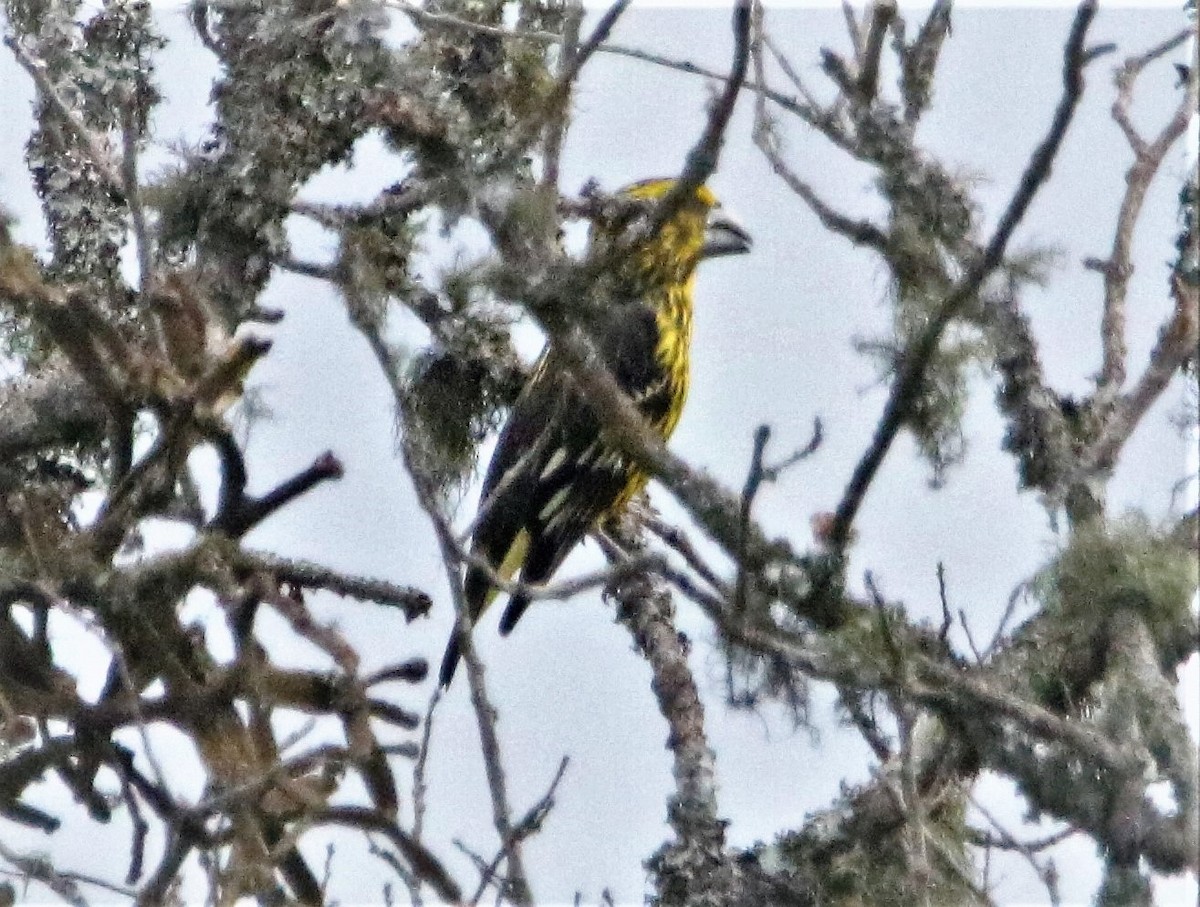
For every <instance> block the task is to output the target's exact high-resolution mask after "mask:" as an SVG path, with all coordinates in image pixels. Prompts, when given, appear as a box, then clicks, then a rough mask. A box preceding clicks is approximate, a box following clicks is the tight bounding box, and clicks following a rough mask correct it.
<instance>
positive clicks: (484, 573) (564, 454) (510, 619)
mask: <svg viewBox="0 0 1200 907" xmlns="http://www.w3.org/2000/svg"><path fill="white" fill-rule="evenodd" d="M675 183H676V181H675V180H674V179H670V178H661V179H648V180H642V181H639V182H636V183H632V184H630V185H628V186H625V187H624V188H622V189H620V190H618V191H617V192H616V193H615V194H614V198H615V199H616V200H617V201H618V202H622V201H624V202H626V203H627V204H626V205H625V207H626V208H627V209H628V208H629V207H631V206H632V205H635V204H638V203H640V204H647V203H654V202H656V201H658V200H660V199H662V198H663V197H664V196H666V195H667V193H668V192H670V191H671V189H672V188H673V187H674V186H675ZM628 220H629V218H628V216H627V215H626V216H625V217H624V218H622V217H620V216H616V217H607V218H606V217H604V216H598V217H597V218H596V219H594V221H593V225H592V229H591V233H590V239H589V249H590V251H591V252H592V253H597V254H599V255H600V256H601V258H600V260H601V261H612V264H611V268H610V270H609V272H607V273H606V274H604V275H603V279H602V280H598V281H597V285H603V286H604V287H606V291H605V300H604V301H605V305H603V306H602V307H600V308H601V312H600V313H599V315H598V316H597V318H596V321H595V323H593V324H592V331H591V334H592V338H593V340H594V341H595V345H596V350H597V352H598V353H599V357H600V359H601V361H602V362H603V363H604V364H605V365H606V366H607V368H608V369H609V371H610V372H611V373H612V375H613V377H614V378H615V379H616V381H617V383H618V385H619V386H620V387H621V388H622V390H624V391H625V392H626V393H627V394H628V395H629V397H630V398H631V399H632V401H633V402H634V404H635V405H636V407H637V408H638V410H639V411H640V412H641V414H642V415H643V416H644V417H645V418H646V421H647V423H648V424H649V426H650V427H651V428H652V429H653V430H654V431H655V432H657V433H658V435H660V436H661V437H662V438H663V440H667V439H668V438H670V436H671V434H672V433H673V432H674V430H675V426H676V425H677V424H678V422H679V417H680V415H681V413H682V412H683V406H684V403H685V401H686V399H687V392H688V380H689V369H690V359H691V339H692V292H693V287H694V283H695V271H696V265H697V264H698V263H699V262H700V260H701V259H706V258H714V257H718V256H725V255H735V254H741V253H744V252H748V251H750V246H751V239H750V235H749V234H748V233H747V232H746V231H745V229H743V228H742V226H741V225H740V224H739V223H738V222H737V221H736V220H735V219H734V218H733V217H732V216H731V215H729V214H728V213H727V212H726V211H725V209H724V208H723V207H722V206H721V204H720V202H719V201H718V199H717V197H716V195H715V194H714V193H713V192H712V190H711V189H709V188H708V187H707V186H705V185H700V186H698V187H697V188H696V189H694V190H693V191H691V192H690V193H688V194H686V195H685V196H684V198H683V201H682V204H680V205H679V207H678V209H677V210H676V211H675V213H674V214H672V215H671V216H670V217H669V218H668V219H667V220H666V221H665V222H663V223H662V225H661V226H660V227H659V228H658V230H656V231H655V232H654V233H652V234H651V235H649V236H648V237H645V238H641V239H639V240H635V241H634V244H633V245H632V246H631V248H629V249H628V250H623V251H620V250H618V251H620V254H619V255H618V254H614V255H611V257H610V258H609V259H605V258H604V257H603V254H604V252H605V250H613V249H614V243H618V242H620V237H621V236H622V234H623V232H624V230H625V227H626V226H627V225H628ZM565 378H566V366H565V364H564V362H563V355H562V353H561V352H560V351H559V350H557V349H556V348H555V345H554V343H553V342H552V341H551V342H550V343H548V344H547V346H546V348H545V349H544V350H543V352H542V355H541V357H540V358H539V360H538V362H537V364H536V365H535V367H534V369H533V371H532V375H531V377H530V379H529V380H528V382H527V383H526V385H525V387H524V388H523V389H522V391H521V393H520V394H519V396H518V398H517V400H516V402H515V403H514V404H513V407H512V409H511V411H510V412H509V415H508V419H507V421H506V422H505V424H504V427H503V428H502V430H501V432H500V438H499V440H498V441H497V443H496V448H495V451H494V452H493V454H492V458H491V461H490V463H489V464H488V468H487V471H486V473H485V475H484V480H483V487H482V491H481V494H480V510H479V514H478V515H477V516H476V519H475V523H474V528H473V531H472V534H471V547H470V550H471V554H472V555H473V557H472V560H475V561H477V562H480V561H481V562H483V563H486V564H487V565H488V567H490V568H491V571H492V572H493V573H494V574H495V575H497V576H499V577H500V578H501V579H503V580H505V581H509V580H511V579H512V578H513V577H517V576H519V579H520V582H521V584H523V585H530V584H536V583H544V582H547V581H548V580H549V579H550V578H551V576H553V574H554V573H555V571H556V570H557V569H558V568H559V566H560V565H561V564H562V562H563V560H565V559H566V557H567V555H568V554H569V553H570V552H571V550H572V549H574V548H575V546H576V545H577V544H579V543H580V542H581V541H582V540H583V538H584V537H585V536H586V535H587V534H588V533H589V532H590V531H592V530H593V529H595V528H597V527H598V526H600V525H602V524H603V523H604V522H606V521H607V520H609V519H611V518H613V517H615V516H617V515H619V514H620V513H621V512H622V510H623V509H624V507H625V505H626V504H628V503H629V501H630V500H631V499H632V498H633V497H635V496H636V495H637V494H638V493H639V492H641V491H642V489H643V488H645V486H646V482H647V481H648V478H649V477H648V476H647V475H646V473H645V472H643V471H642V470H641V469H639V468H638V467H637V466H636V465H635V464H634V463H633V462H632V461H631V460H630V458H629V457H627V456H626V455H625V454H624V453H623V452H622V451H621V449H620V448H619V447H617V446H616V445H615V444H613V443H612V442H610V441H609V439H608V438H606V437H605V434H604V431H603V425H602V421H601V419H600V417H599V416H598V415H597V413H596V412H595V411H594V410H593V409H592V407H591V406H590V405H589V404H588V402H587V401H586V400H585V399H584V398H583V396H582V394H581V393H580V392H579V390H578V389H577V388H576V387H575V386H574V385H573V384H572V383H571V382H570V381H569V380H565ZM498 594H499V590H498V589H497V587H496V586H495V585H494V584H493V578H492V575H491V574H489V571H488V570H485V569H481V568H480V567H479V566H478V563H476V564H469V565H468V568H467V574H466V579H465V581H464V583H463V599H464V604H465V610H466V612H467V617H468V619H469V623H470V625H471V626H472V627H473V626H474V625H475V623H476V622H477V621H478V620H479V618H480V616H481V615H482V613H483V611H484V610H485V609H486V608H487V607H488V605H489V604H491V602H492V601H493V599H495V598H496V596H497V595H498ZM528 605H529V596H528V595H526V594H524V593H522V592H517V593H515V594H513V595H512V596H511V597H510V599H509V602H508V606H507V608H506V609H505V611H504V613H503V614H502V615H501V618H500V633H501V635H504V636H507V635H508V634H509V633H510V632H511V631H512V629H513V627H514V626H515V625H516V623H517V621H518V620H520V618H521V615H522V614H524V612H525V609H526V607H528ZM460 654H461V637H460V630H459V629H458V628H457V627H456V628H455V630H454V631H452V633H451V636H450V641H449V643H448V644H447V646H446V653H445V657H444V658H443V660H442V665H441V671H440V674H439V679H440V682H441V686H442V687H443V688H446V687H448V686H449V685H450V681H451V680H452V679H453V677H454V672H455V669H456V668H457V666H458V662H459V658H460Z"/></svg>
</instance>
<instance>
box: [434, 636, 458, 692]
mask: <svg viewBox="0 0 1200 907" xmlns="http://www.w3.org/2000/svg"><path fill="white" fill-rule="evenodd" d="M460 658H462V648H461V646H460V644H459V631H458V628H457V627H456V628H455V629H454V631H453V632H451V634H450V641H449V642H448V643H446V654H445V655H443V656H442V668H441V670H440V671H438V682H439V683H441V685H442V689H443V690H444V689H446V687H448V686H450V681H452V680H453V679H454V672H455V670H457V668H458V660H459V659H460Z"/></svg>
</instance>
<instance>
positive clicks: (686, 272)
mask: <svg viewBox="0 0 1200 907" xmlns="http://www.w3.org/2000/svg"><path fill="white" fill-rule="evenodd" d="M675 182H676V181H675V180H674V179H649V180H641V181H640V182H636V183H632V184H630V185H628V186H625V187H624V188H622V189H620V190H618V191H617V192H616V193H615V194H614V196H615V198H616V199H617V200H618V201H622V200H624V201H630V202H645V203H652V202H656V201H658V200H660V199H662V198H663V197H664V196H666V195H667V193H668V192H670V191H671V189H672V187H674V185H675ZM627 224H628V217H622V218H617V219H615V220H613V221H603V222H600V223H598V224H597V225H596V230H595V231H594V232H593V239H594V240H595V239H598V238H603V239H614V238H615V237H616V236H617V235H619V234H620V233H621V231H622V230H623V229H624V227H625V226H626V225H627ZM750 245H751V242H750V234H749V233H747V232H746V230H745V229H744V228H743V227H742V226H741V224H739V223H738V222H737V220H736V219H735V218H733V217H732V216H730V215H729V214H728V213H727V212H725V211H724V210H723V209H722V207H721V203H720V202H719V201H718V200H717V197H716V195H714V194H713V191H712V190H711V189H709V188H708V187H707V186H699V187H697V188H696V190H695V191H694V192H693V193H692V194H691V196H690V197H688V198H685V199H684V200H683V203H682V204H681V205H680V206H679V208H678V210H677V211H676V212H675V213H674V214H673V215H672V216H671V217H670V219H669V220H667V222H666V223H664V224H663V225H662V227H661V228H660V229H659V231H658V233H656V234H655V235H654V236H651V237H650V238H648V239H647V240H646V241H645V243H644V244H643V245H642V247H641V248H639V249H637V250H636V251H635V254H634V259H635V260H636V262H637V270H638V271H639V272H640V273H641V274H642V275H646V274H648V273H650V274H653V275H656V276H659V277H661V278H663V279H666V280H670V281H680V280H687V279H688V278H690V277H691V274H692V271H693V270H695V267H696V265H697V263H698V262H699V261H700V259H702V258H715V257H717V256H720V255H737V254H740V253H742V252H749V251H750Z"/></svg>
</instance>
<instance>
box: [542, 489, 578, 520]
mask: <svg viewBox="0 0 1200 907" xmlns="http://www.w3.org/2000/svg"><path fill="white" fill-rule="evenodd" d="M570 494H571V489H570V487H567V488H560V489H558V491H556V492H554V495H553V497H551V498H550V500H548V501H547V502H546V506H545V507H543V508H542V509H541V511H540V512H539V513H538V519H539V520H547V519H549V518H550V516H551V515H552V514H553V513H554V512H555V511H557V510H558V508H560V507H562V505H563V504H564V503H565V502H566V500H567V497H568V496H569V495H570Z"/></svg>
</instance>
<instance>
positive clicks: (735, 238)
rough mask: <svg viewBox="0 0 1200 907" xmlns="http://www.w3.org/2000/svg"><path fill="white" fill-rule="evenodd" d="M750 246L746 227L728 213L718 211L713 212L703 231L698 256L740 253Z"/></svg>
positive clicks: (748, 249) (708, 256)
mask: <svg viewBox="0 0 1200 907" xmlns="http://www.w3.org/2000/svg"><path fill="white" fill-rule="evenodd" d="M750 246H751V240H750V234H749V233H747V232H746V229H745V228H744V227H743V226H742V225H741V224H739V223H738V222H737V221H736V220H735V219H734V218H733V217H731V216H730V215H728V214H726V213H724V212H720V211H718V212H716V213H714V215H713V217H712V219H711V220H710V221H709V222H708V228H707V229H706V230H705V231H704V246H703V247H702V248H701V249H700V257H701V258H715V257H716V256H718V255H741V254H742V253H743V252H749V251H750Z"/></svg>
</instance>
